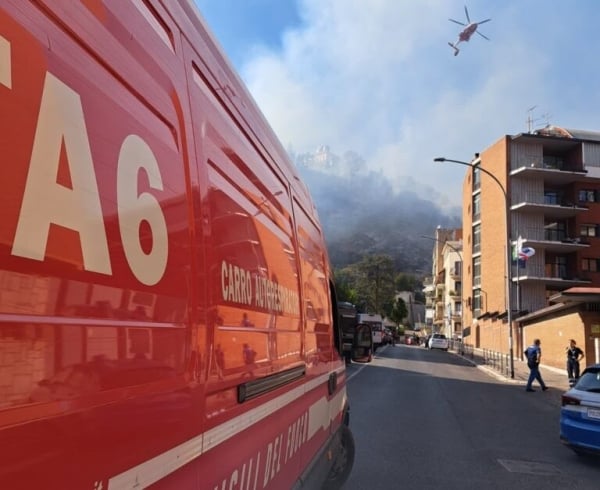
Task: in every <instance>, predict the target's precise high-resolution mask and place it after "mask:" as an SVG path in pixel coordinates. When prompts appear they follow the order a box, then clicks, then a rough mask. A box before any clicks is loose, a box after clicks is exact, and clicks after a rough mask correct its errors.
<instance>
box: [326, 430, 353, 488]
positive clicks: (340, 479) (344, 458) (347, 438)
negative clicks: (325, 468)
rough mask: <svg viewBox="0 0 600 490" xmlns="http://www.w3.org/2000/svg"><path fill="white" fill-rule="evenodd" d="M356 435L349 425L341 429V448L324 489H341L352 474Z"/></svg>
mask: <svg viewBox="0 0 600 490" xmlns="http://www.w3.org/2000/svg"><path fill="white" fill-rule="evenodd" d="M354 452H355V446H354V436H353V435H352V432H351V431H350V428H349V427H348V426H347V425H343V426H342V428H341V429H340V450H339V451H338V453H337V455H336V456H335V459H334V460H333V464H332V466H331V470H330V471H329V475H328V476H327V480H325V483H324V484H323V489H322V490H339V489H340V488H342V485H343V484H344V482H345V481H346V480H347V479H348V477H349V476H350V472H351V471H352V465H353V464H354Z"/></svg>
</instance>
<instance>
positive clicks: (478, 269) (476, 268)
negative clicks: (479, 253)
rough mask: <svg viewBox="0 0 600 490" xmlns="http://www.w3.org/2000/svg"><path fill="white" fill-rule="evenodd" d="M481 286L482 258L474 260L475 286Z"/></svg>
mask: <svg viewBox="0 0 600 490" xmlns="http://www.w3.org/2000/svg"><path fill="white" fill-rule="evenodd" d="M479 285H481V257H474V258H473V286H479Z"/></svg>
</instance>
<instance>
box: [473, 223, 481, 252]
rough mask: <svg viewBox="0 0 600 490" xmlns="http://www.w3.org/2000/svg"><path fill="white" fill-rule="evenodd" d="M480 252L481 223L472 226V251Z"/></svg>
mask: <svg viewBox="0 0 600 490" xmlns="http://www.w3.org/2000/svg"><path fill="white" fill-rule="evenodd" d="M480 252H481V225H475V226H473V253H474V254H477V253H480Z"/></svg>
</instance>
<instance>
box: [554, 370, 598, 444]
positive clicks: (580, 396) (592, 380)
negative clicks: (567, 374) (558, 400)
mask: <svg viewBox="0 0 600 490" xmlns="http://www.w3.org/2000/svg"><path fill="white" fill-rule="evenodd" d="M560 440H561V442H563V443H564V444H566V445H567V446H569V447H570V448H571V449H573V451H575V452H576V453H577V454H589V453H592V454H600V364H594V365H593V366H589V367H587V368H586V369H585V370H584V371H583V374H582V375H581V377H580V378H579V379H578V380H577V383H575V386H573V387H572V388H571V389H570V390H569V391H567V392H566V393H565V394H563V396H562V408H561V409H560Z"/></svg>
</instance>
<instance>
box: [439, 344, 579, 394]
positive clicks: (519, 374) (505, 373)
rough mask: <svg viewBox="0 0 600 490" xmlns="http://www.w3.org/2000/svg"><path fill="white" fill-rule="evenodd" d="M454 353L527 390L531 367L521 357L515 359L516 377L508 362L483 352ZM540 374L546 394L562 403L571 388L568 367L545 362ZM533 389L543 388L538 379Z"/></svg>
mask: <svg viewBox="0 0 600 490" xmlns="http://www.w3.org/2000/svg"><path fill="white" fill-rule="evenodd" d="M449 352H452V353H453V354H454V355H457V356H459V357H462V358H463V359H465V360H467V361H468V362H470V363H471V364H473V365H474V366H476V367H477V368H478V369H480V370H482V371H485V372H486V373H487V374H489V375H490V376H493V377H495V378H496V379H499V380H501V381H504V382H506V383H512V384H515V385H520V386H521V387H522V389H523V391H525V386H526V385H527V379H528V378H529V368H528V367H527V363H526V362H524V361H521V360H520V359H516V358H515V359H514V378H511V376H510V366H509V365H508V363H504V362H502V363H494V362H490V360H489V359H488V360H486V359H485V358H484V356H483V355H482V353H480V352H477V351H473V352H471V353H465V354H464V355H461V354H460V352H456V351H449ZM540 374H541V375H542V379H543V380H544V383H546V386H548V388H549V389H548V391H547V392H546V394H549V395H550V398H551V399H552V401H553V402H555V403H556V404H557V405H558V406H560V404H561V395H562V394H563V393H564V392H565V391H567V390H568V389H569V379H568V377H567V372H566V368H565V369H564V370H560V369H557V368H555V367H551V366H544V364H541V365H540ZM533 389H535V390H536V391H539V392H541V388H540V386H539V384H538V382H537V381H534V382H533ZM531 395H535V393H531Z"/></svg>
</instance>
